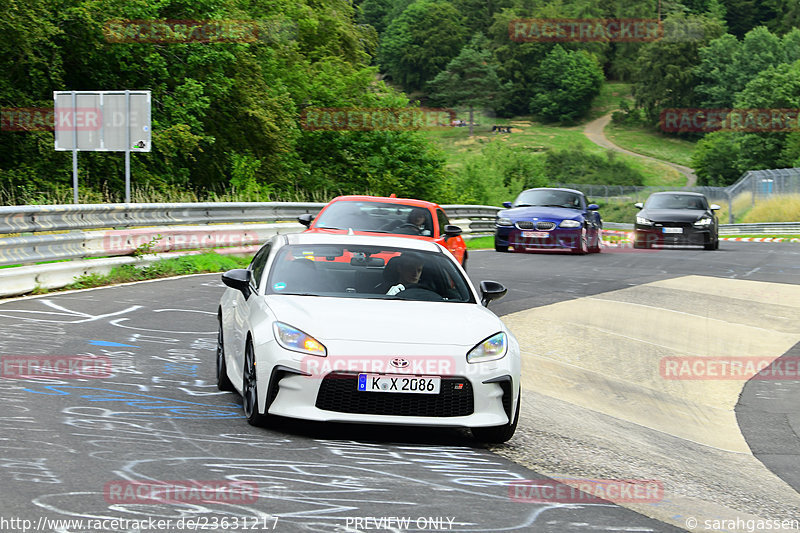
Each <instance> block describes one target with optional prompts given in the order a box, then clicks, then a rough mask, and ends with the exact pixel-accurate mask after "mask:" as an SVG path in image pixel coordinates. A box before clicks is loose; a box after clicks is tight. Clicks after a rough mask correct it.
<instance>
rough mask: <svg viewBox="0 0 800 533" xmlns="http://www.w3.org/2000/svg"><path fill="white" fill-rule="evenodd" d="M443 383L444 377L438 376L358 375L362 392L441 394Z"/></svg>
mask: <svg viewBox="0 0 800 533" xmlns="http://www.w3.org/2000/svg"><path fill="white" fill-rule="evenodd" d="M441 384H442V378H440V377H438V376H390V375H386V374H359V375H358V390H359V391H361V392H399V393H413V394H439V389H440V388H441Z"/></svg>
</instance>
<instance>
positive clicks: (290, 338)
mask: <svg viewBox="0 0 800 533" xmlns="http://www.w3.org/2000/svg"><path fill="white" fill-rule="evenodd" d="M272 331H273V332H274V333H275V340H276V341H278V344H280V345H281V346H283V347H284V348H286V349H287V350H291V351H293V352H300V353H307V354H311V355H318V356H320V357H325V356H327V355H328V352H327V350H326V349H325V346H323V345H322V343H321V342H319V341H318V340H317V339H315V338H314V337H312V336H311V335H308V334H306V333H303V332H302V331H300V330H299V329H297V328H293V327H292V326H290V325H288V324H284V323H283V322H275V323H273V324H272Z"/></svg>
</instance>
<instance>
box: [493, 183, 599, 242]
mask: <svg viewBox="0 0 800 533" xmlns="http://www.w3.org/2000/svg"><path fill="white" fill-rule="evenodd" d="M503 207H506V208H509V209H504V210H502V211H499V212H498V213H497V220H496V221H495V233H494V249H495V250H497V251H498V252H507V251H508V248H509V247H512V248H513V249H514V250H515V251H527V250H532V249H567V250H570V251H572V252H573V253H576V254H585V253H589V252H592V253H596V252H599V251H600V246H601V242H602V230H603V221H602V219H601V218H600V213H598V212H597V210H598V209H599V208H598V207H597V205H596V204H590V203H588V202H587V200H586V196H584V194H583V193H582V192H580V191H576V190H573V189H553V188H540V189H528V190H526V191H522V192H521V193H520V195H519V196H517V199H516V200H514V203H513V204H512V203H511V202H503Z"/></svg>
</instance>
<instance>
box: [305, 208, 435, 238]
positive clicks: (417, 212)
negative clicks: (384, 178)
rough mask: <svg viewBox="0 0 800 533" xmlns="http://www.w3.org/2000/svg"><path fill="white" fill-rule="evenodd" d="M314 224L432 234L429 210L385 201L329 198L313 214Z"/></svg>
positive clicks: (315, 225)
mask: <svg viewBox="0 0 800 533" xmlns="http://www.w3.org/2000/svg"><path fill="white" fill-rule="evenodd" d="M314 227H315V228H321V229H343V230H346V229H352V230H353V231H368V232H373V233H396V234H400V235H425V236H428V237H430V236H431V235H433V224H432V220H431V213H430V211H428V210H427V209H423V208H421V207H414V206H410V205H403V204H391V203H386V202H369V201H352V202H350V201H341V202H333V203H332V204H330V205H329V206H328V207H327V209H325V210H324V211H323V212H322V213H321V214H320V215H319V217H317V219H316V220H315V221H314Z"/></svg>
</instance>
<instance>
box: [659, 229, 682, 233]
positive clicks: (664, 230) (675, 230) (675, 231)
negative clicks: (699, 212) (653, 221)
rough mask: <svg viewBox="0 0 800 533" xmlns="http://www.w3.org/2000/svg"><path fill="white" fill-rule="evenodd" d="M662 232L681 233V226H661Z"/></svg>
mask: <svg viewBox="0 0 800 533" xmlns="http://www.w3.org/2000/svg"><path fill="white" fill-rule="evenodd" d="M661 231H662V232H663V233H683V228H661Z"/></svg>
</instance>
